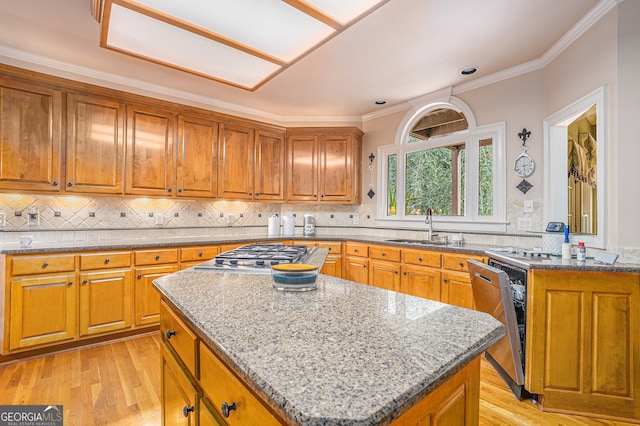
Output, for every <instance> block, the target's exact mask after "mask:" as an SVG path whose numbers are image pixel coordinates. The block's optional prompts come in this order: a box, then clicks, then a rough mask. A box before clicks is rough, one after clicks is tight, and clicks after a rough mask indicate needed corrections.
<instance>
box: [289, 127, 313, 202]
mask: <svg viewBox="0 0 640 426" xmlns="http://www.w3.org/2000/svg"><path fill="white" fill-rule="evenodd" d="M318 140H319V137H318V136H317V135H302V136H301V135H291V136H289V137H287V179H286V180H287V195H286V199H287V201H318V188H317V182H318Z"/></svg>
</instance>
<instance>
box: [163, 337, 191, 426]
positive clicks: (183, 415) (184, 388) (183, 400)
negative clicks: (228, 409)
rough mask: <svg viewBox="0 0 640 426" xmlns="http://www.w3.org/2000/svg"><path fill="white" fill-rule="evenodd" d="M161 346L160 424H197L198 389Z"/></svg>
mask: <svg viewBox="0 0 640 426" xmlns="http://www.w3.org/2000/svg"><path fill="white" fill-rule="evenodd" d="M161 348H162V404H161V407H162V424H163V426H195V425H197V424H198V422H197V419H198V411H199V410H198V405H199V404H198V402H199V401H198V391H197V390H196V388H195V387H194V386H193V384H191V381H190V380H189V377H188V376H187V375H186V374H185V372H184V371H182V369H181V368H180V366H179V365H178V362H177V361H176V360H175V359H174V358H173V356H172V355H171V353H170V352H169V350H168V349H167V348H166V346H165V345H164V344H163V345H162V346H161Z"/></svg>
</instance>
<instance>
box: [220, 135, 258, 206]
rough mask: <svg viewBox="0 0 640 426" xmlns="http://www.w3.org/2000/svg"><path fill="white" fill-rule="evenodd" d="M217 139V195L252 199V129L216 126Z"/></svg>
mask: <svg viewBox="0 0 640 426" xmlns="http://www.w3.org/2000/svg"><path fill="white" fill-rule="evenodd" d="M219 139H220V148H219V149H220V161H219V166H218V173H219V177H218V196H219V197H220V198H231V199H240V200H250V199H252V198H253V150H254V140H253V139H254V130H253V129H251V128H249V127H244V126H239V125H234V124H228V123H220V136H219Z"/></svg>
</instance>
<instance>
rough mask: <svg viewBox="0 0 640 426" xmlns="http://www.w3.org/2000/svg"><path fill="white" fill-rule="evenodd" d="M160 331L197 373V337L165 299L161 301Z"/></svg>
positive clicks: (182, 359)
mask: <svg viewBox="0 0 640 426" xmlns="http://www.w3.org/2000/svg"><path fill="white" fill-rule="evenodd" d="M160 331H161V332H162V335H163V336H164V339H165V342H166V343H167V345H169V346H171V347H172V348H173V350H175V351H176V353H177V354H178V356H179V357H180V360H181V361H182V363H183V364H184V365H185V366H186V367H187V369H188V370H189V372H190V373H191V374H192V375H193V376H195V375H196V350H197V346H196V345H197V337H196V335H195V334H193V333H192V332H191V330H189V328H187V326H186V325H185V324H184V323H183V322H182V320H181V319H180V318H178V317H177V316H176V315H175V314H174V313H173V311H172V310H171V308H169V306H167V305H166V304H165V303H164V301H162V302H160Z"/></svg>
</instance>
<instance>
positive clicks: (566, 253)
mask: <svg viewBox="0 0 640 426" xmlns="http://www.w3.org/2000/svg"><path fill="white" fill-rule="evenodd" d="M562 258H563V259H571V243H570V242H569V226H568V225H565V227H564V242H563V243H562Z"/></svg>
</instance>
